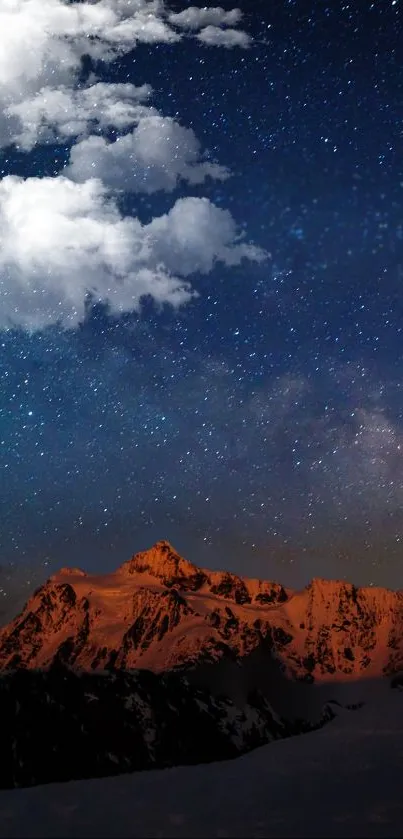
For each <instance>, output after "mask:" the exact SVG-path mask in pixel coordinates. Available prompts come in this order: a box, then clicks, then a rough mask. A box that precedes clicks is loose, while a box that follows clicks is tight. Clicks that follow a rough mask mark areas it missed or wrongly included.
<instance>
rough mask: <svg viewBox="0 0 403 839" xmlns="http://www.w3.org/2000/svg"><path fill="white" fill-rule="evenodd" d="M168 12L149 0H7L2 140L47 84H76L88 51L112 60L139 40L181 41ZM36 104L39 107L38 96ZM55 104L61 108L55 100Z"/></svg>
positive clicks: (0, 14)
mask: <svg viewBox="0 0 403 839" xmlns="http://www.w3.org/2000/svg"><path fill="white" fill-rule="evenodd" d="M164 14H165V12H164V6H163V4H162V3H159V2H148V0H130V2H127V0H123V2H122V1H121V0H99V2H97V3H93V2H83V3H67V2H65V0H4V2H2V3H1V4H0V32H1V40H2V43H1V50H0V145H3V146H4V145H7V144H8V143H11V142H14V139H15V136H19V135H20V133H21V118H22V117H24V114H25V112H26V110H27V109H28V111H29V109H30V108H32V109H33V112H34V111H35V96H36V94H40V92H41V91H42V90H43V89H44V88H45V89H47V91H46V92H45V98H48V99H49V98H50V97H51V89H53V90H57V89H59V88H60V87H61V86H68V87H74V85H75V83H76V80H77V74H78V72H79V70H80V68H81V59H82V57H83V56H84V55H89V56H91V58H93V59H96V60H102V61H105V62H110V61H113V60H114V59H115V58H116V57H118V56H120V55H123V54H125V53H127V52H129V51H131V50H132V49H133V48H134V47H135V46H136V44H137V43H140V42H143V43H175V42H177V41H179V40H180V39H181V35H180V34H179V33H177V32H175V31H174V30H173V29H172V27H171V26H170V25H169V24H168V23H167V22H166V21H165V20H164V19H163V16H164ZM24 103H25V104H24ZM37 105H38V106H39V108H40V105H41V99H40V98H39V100H38V102H37ZM17 106H20V110H18V108H17ZM43 106H44V102H43V97H42V107H43ZM52 107H53V108H57V101H56V100H54V101H53V103H52ZM45 110H46V106H45ZM33 117H34V120H35V115H34V113H33ZM28 147H29V146H28Z"/></svg>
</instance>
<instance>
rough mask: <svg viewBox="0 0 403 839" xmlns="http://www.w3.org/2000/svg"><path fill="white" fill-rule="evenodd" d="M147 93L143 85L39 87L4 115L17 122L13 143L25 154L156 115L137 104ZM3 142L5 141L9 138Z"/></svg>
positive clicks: (152, 109)
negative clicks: (39, 145)
mask: <svg viewBox="0 0 403 839" xmlns="http://www.w3.org/2000/svg"><path fill="white" fill-rule="evenodd" d="M151 93H152V88H151V87H150V85H145V84H144V85H142V86H141V87H135V85H133V84H106V83H104V82H98V83H97V84H93V85H90V86H89V87H87V88H81V89H78V90H73V89H72V88H68V87H66V86H65V85H62V86H60V87H59V88H57V89H56V88H49V87H43V88H42V89H41V90H40V91H39V92H38V93H36V94H34V95H33V96H32V97H31V98H27V99H23V100H22V101H21V102H18V103H16V104H13V105H9V106H8V108H7V109H6V110H5V114H6V115H8V116H10V117H11V118H13V117H14V118H17V119H18V127H17V124H16V123H15V121H14V136H13V139H14V142H15V143H18V145H19V146H20V147H21V148H22V149H23V150H24V151H29V150H30V149H32V148H33V147H34V146H35V145H36V143H38V142H45V141H48V140H51V141H53V142H61V143H63V142H65V140H66V139H68V138H71V137H79V136H82V135H87V134H88V133H89V131H90V130H92V131H94V130H100V129H105V128H108V127H114V128H117V129H118V130H122V129H125V128H129V127H130V126H132V125H133V124H134V123H136V122H138V121H139V120H140V119H141V118H142V117H144V116H150V115H152V114H157V111H156V110H155V108H152V107H150V106H149V105H144V104H140V103H142V102H144V101H146V100H148V99H149V97H150V95H151ZM1 139H2V138H1V137H0V143H1ZM3 142H9V136H8V137H5V138H3Z"/></svg>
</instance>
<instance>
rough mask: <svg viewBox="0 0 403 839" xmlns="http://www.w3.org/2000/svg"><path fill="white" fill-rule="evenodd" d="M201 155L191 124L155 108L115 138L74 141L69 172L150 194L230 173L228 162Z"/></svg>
mask: <svg viewBox="0 0 403 839" xmlns="http://www.w3.org/2000/svg"><path fill="white" fill-rule="evenodd" d="M200 155H201V152H200V143H199V141H198V140H197V138H196V135H195V133H194V131H193V130H192V129H191V128H184V127H182V126H181V125H179V123H178V122H176V121H175V120H174V119H171V118H170V117H162V116H160V115H159V114H156V113H152V112H151V109H150V113H149V114H146V115H143V116H142V117H141V118H140V119H139V121H138V125H137V126H136V128H134V130H133V131H132V132H131V133H130V134H126V135H125V136H123V137H119V138H118V139H117V140H116V141H115V142H113V143H110V142H108V141H107V140H105V138H103V137H95V136H92V137H89V138H88V139H85V140H82V141H81V142H79V143H77V144H76V145H75V146H73V148H72V150H71V153H70V164H69V166H68V167H67V168H66V169H65V172H64V174H66V175H68V177H70V178H72V179H73V180H76V181H84V180H86V179H87V178H90V177H97V178H101V179H102V180H103V182H104V183H105V184H107V185H108V186H109V187H111V188H114V189H120V190H126V191H132V192H145V193H152V192H156V191H157V190H160V189H164V190H167V191H171V190H173V189H174V188H175V187H176V185H177V183H178V181H179V180H184V181H187V182H188V183H190V184H200V183H203V181H205V179H206V178H207V177H211V178H216V179H220V180H225V179H226V178H228V177H229V174H230V173H229V171H228V170H227V169H226V168H225V167H224V166H219V165H218V164H217V163H212V162H209V161H206V160H202V159H201V156H200Z"/></svg>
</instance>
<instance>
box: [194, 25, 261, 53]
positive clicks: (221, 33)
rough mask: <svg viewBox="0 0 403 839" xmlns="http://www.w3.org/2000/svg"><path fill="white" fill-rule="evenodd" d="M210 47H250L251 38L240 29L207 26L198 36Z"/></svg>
mask: <svg viewBox="0 0 403 839" xmlns="http://www.w3.org/2000/svg"><path fill="white" fill-rule="evenodd" d="M196 37H197V39H198V40H199V41H201V42H202V43H203V44H207V46H209V47H227V48H230V47H244V48H246V47H248V46H249V44H250V42H251V39H250V37H249V35H247V33H246V32H242V30H240V29H220V28H219V27H218V26H206V27H205V29H202V30H201V32H199V34H198V35H197V36H196Z"/></svg>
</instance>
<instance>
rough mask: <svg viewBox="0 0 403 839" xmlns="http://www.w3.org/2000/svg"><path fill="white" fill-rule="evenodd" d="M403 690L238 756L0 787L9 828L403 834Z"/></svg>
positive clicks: (71, 832)
mask: <svg viewBox="0 0 403 839" xmlns="http://www.w3.org/2000/svg"><path fill="white" fill-rule="evenodd" d="M402 770H403V693H401V692H400V691H398V690H391V689H390V688H386V686H385V688H384V689H383V690H382V693H381V694H380V695H379V696H378V697H377V698H374V699H373V701H372V702H370V703H368V705H366V706H365V707H364V708H362V709H360V710H358V711H353V712H347V711H344V712H343V713H342V714H341V715H340V716H339V717H338V718H337V719H336V720H334V721H333V722H331V723H330V724H329V725H327V726H326V727H325V728H323V729H321V730H319V731H315V732H313V733H310V734H306V735H302V736H300V737H294V738H291V739H289V740H282V741H277V742H274V743H271V744H270V745H269V746H264V747H262V748H260V749H257V750H255V751H254V752H251V753H249V754H248V755H245V756H243V757H240V758H237V759H236V760H233V761H228V762H225V763H214V764H208V765H203V766H193V767H177V768H174V769H166V770H160V771H149V772H141V773H136V774H133V775H121V776H119V777H114V778H102V779H100V780H89V781H74V782H70V783H66V784H49V785H46V786H41V787H32V788H29V789H20V790H12V791H9V790H2V791H0V835H1V836H3V837H6V836H7V837H17V836H23V837H27V836H31V837H34V836H35V837H39V836H41V837H48V836H49V837H51V836H52V837H80V836H82V837H92V836H94V837H95V836H99V837H129V836H132V837H165V836H167V837H168V836H169V837H245V836H255V837H266V836H267V837H269V836H273V837H280V836H320V835H321V836H328V837H330V836H331V837H336V836H340V837H352V836H357V837H358V836H371V837H372V836H374V837H375V836H376V837H391V836H401V835H402V831H403V795H402V774H403V772H402Z"/></svg>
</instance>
